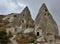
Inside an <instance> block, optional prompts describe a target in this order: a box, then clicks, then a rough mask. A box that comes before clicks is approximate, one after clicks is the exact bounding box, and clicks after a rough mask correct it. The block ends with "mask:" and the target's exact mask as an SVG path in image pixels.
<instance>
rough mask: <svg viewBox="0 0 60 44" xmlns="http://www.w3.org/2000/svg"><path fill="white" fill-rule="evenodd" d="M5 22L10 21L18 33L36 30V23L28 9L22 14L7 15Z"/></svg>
mask: <svg viewBox="0 0 60 44" xmlns="http://www.w3.org/2000/svg"><path fill="white" fill-rule="evenodd" d="M3 20H5V21H6V20H7V21H9V24H10V25H11V26H13V27H15V28H16V29H15V30H16V31H18V32H22V31H24V30H25V29H27V28H34V21H33V19H32V18H31V14H30V11H29V9H28V7H25V8H24V10H23V11H22V12H21V13H11V14H9V15H7V16H6V17H5V18H3Z"/></svg>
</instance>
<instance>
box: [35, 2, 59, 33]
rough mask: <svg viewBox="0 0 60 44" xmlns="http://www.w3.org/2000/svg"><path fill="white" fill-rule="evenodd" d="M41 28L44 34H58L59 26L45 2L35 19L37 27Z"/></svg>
mask: <svg viewBox="0 0 60 44" xmlns="http://www.w3.org/2000/svg"><path fill="white" fill-rule="evenodd" d="M36 28H41V29H42V30H43V32H44V34H47V33H52V34H58V27H57V24H56V22H55V21H54V20H53V17H52V15H51V14H50V13H49V11H48V9H47V7H46V5H45V4H44V3H43V4H42V6H41V8H40V10H39V12H38V15H37V17H36V19H35V29H36Z"/></svg>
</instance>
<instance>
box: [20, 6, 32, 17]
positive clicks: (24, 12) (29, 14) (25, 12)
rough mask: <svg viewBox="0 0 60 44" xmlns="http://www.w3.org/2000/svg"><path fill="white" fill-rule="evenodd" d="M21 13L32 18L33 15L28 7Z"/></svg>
mask: <svg viewBox="0 0 60 44" xmlns="http://www.w3.org/2000/svg"><path fill="white" fill-rule="evenodd" d="M21 13H23V14H25V15H27V16H30V17H31V13H30V10H29V8H28V6H26V7H25V8H24V9H23V11H22V12H21Z"/></svg>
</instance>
